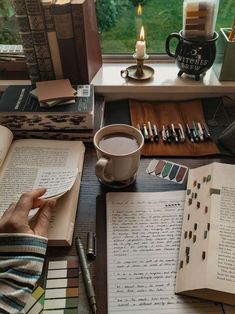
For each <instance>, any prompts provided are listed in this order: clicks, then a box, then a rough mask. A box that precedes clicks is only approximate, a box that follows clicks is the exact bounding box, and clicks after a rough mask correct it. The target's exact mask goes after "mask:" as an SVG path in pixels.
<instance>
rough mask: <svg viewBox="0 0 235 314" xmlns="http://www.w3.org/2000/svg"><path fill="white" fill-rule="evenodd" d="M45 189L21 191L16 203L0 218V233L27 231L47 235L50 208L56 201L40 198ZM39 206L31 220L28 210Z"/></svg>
mask: <svg viewBox="0 0 235 314" xmlns="http://www.w3.org/2000/svg"><path fill="white" fill-rule="evenodd" d="M45 192H46V189H44V188H39V189H35V190H33V191H31V192H26V193H23V194H22V195H21V197H20V199H19V200H18V202H17V203H13V204H11V205H10V206H9V207H8V208H7V210H6V211H5V212H4V214H3V216H2V218H1V219H0V233H27V234H33V235H39V236H43V237H47V231H48V226H49V221H50V217H51V211H52V208H53V207H54V206H55V203H56V201H55V200H53V199H43V198H40V197H41V196H42V195H43V194H44V193H45ZM32 208H39V211H38V212H37V214H36V215H35V217H34V219H33V220H32V222H30V220H29V212H30V210H31V209H32Z"/></svg>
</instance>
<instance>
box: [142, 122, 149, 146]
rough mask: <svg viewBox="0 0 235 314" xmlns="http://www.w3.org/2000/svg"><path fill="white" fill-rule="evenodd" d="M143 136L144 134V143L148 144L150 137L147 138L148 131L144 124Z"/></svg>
mask: <svg viewBox="0 0 235 314" xmlns="http://www.w3.org/2000/svg"><path fill="white" fill-rule="evenodd" d="M143 134H144V141H145V143H149V142H150V137H149V134H148V130H147V128H146V124H144V126H143Z"/></svg>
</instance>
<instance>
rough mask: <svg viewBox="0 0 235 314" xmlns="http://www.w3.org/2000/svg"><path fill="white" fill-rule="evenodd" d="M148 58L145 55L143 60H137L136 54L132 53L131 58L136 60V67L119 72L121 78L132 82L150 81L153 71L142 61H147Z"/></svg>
mask: <svg viewBox="0 0 235 314" xmlns="http://www.w3.org/2000/svg"><path fill="white" fill-rule="evenodd" d="M148 57H149V56H148V55H147V54H145V55H144V57H143V58H138V57H137V55H136V53H134V54H133V58H134V59H135V60H136V65H131V66H129V67H127V68H126V69H125V70H121V77H123V78H131V79H134V80H147V79H150V78H151V77H152V76H153V74H154V69H153V68H151V67H150V66H147V65H145V64H144V60H146V59H148Z"/></svg>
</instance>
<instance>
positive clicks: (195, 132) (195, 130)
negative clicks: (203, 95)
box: [192, 121, 199, 142]
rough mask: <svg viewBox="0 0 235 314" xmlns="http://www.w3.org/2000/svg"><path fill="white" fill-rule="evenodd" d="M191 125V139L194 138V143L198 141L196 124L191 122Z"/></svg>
mask: <svg viewBox="0 0 235 314" xmlns="http://www.w3.org/2000/svg"><path fill="white" fill-rule="evenodd" d="M192 125H193V137H194V141H195V142H198V141H199V134H198V129H197V127H196V124H195V122H194V121H192Z"/></svg>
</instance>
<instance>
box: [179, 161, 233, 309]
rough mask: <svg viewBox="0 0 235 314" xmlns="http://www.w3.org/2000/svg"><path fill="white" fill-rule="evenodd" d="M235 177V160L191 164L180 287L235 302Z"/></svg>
mask: <svg viewBox="0 0 235 314" xmlns="http://www.w3.org/2000/svg"><path fill="white" fill-rule="evenodd" d="M234 178H235V165H229V164H222V163H212V164H209V165H207V166H202V167H199V168H196V169H191V170H189V177H188V185H187V193H186V201H185V208H184V219H183V227H182V235H181V244H180V253H179V265H178V271H177V279H176V292H177V293H182V294H185V295H189V296H194V297H200V298H203V299H209V300H214V301H217V302H224V303H228V304H232V305H235V181H234ZM234 312H235V311H234Z"/></svg>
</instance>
